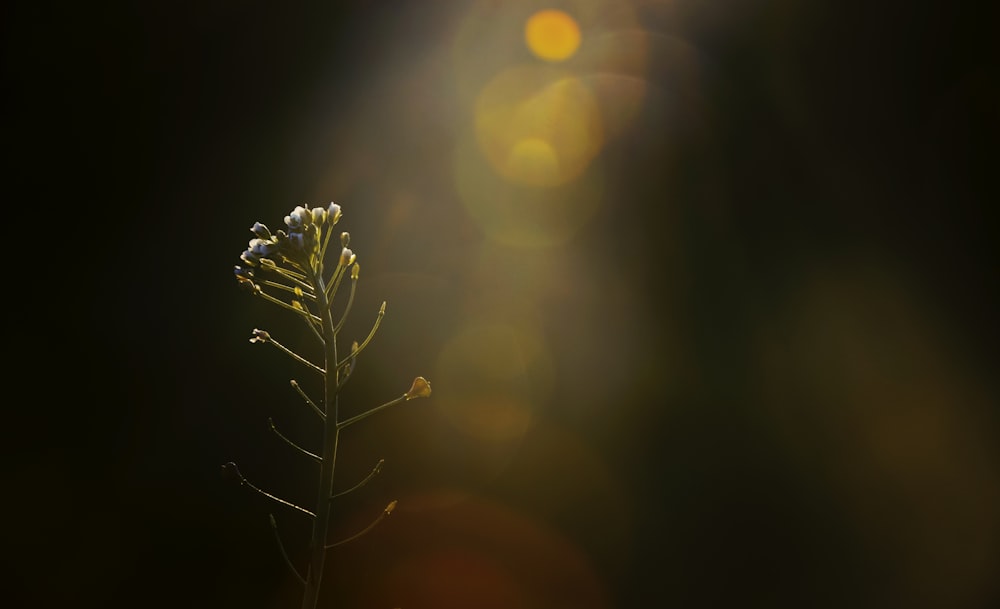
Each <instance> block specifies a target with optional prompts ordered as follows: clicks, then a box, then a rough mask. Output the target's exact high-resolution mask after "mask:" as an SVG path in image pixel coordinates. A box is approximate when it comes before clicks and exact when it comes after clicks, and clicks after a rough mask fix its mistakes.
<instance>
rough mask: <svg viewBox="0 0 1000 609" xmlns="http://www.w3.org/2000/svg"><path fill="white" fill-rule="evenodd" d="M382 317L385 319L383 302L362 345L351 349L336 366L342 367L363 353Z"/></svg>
mask: <svg viewBox="0 0 1000 609" xmlns="http://www.w3.org/2000/svg"><path fill="white" fill-rule="evenodd" d="M383 317H385V301H384V300H383V301H382V306H381V307H379V310H378V316H377V317H376V318H375V324H374V325H373V326H372V329H371V331H369V332H368V336H366V337H365V340H364V341H362V343H361V344H360V345H359V346H358V348H357V349H353V350H352V351H351V354H350V355H349V356H347V357H345V358H344V359H343V360H341V361H339V362H337V366H343V365H344V364H345V363H347V361H348V360H350V359H353V358H356V357H357V356H358V355H359V354H360V353H361V351H363V350H364V348H365V347H367V346H368V343H370V342H372V338H374V337H375V332H376V331H378V327H379V326H380V325H381V324H382V318H383Z"/></svg>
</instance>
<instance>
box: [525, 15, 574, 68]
mask: <svg viewBox="0 0 1000 609" xmlns="http://www.w3.org/2000/svg"><path fill="white" fill-rule="evenodd" d="M524 42H525V44H527V45H528V48H529V49H531V52H532V53H534V54H535V56H536V57H538V58H540V59H544V60H546V61H564V60H566V59H569V58H570V57H572V56H573V54H574V53H576V50H577V49H578V48H579V47H580V26H579V25H577V23H576V20H574V19H573V18H572V17H570V16H569V15H568V14H566V13H565V12H563V11H559V10H554V9H549V10H544V11H538V12H537V13H535V14H534V15H532V16H531V17H529V18H528V21H527V22H526V23H525V24H524Z"/></svg>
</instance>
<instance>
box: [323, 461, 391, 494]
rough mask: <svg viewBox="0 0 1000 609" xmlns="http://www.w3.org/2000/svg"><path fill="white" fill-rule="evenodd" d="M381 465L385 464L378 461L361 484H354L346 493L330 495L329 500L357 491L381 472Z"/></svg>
mask: <svg viewBox="0 0 1000 609" xmlns="http://www.w3.org/2000/svg"><path fill="white" fill-rule="evenodd" d="M383 463H385V459H379V460H378V463H376V464H375V467H374V468H372V471H370V472H368V475H367V476H365V477H364V479H363V480H361V482H358V483H357V484H355V485H354V486H352V487H351V488H349V489H347V490H346V491H340V492H339V493H336V494H334V495H331V496H330V499H336V498H337V497H342V496H344V495H346V494H347V493H353V492H354V491H356V490H358V489H359V488H361V487H362V486H364V485H366V484H368V481H369V480H371V479H372V478H374V477H375V476H376V475H377V474H378V473H379V472H381V471H382V464H383Z"/></svg>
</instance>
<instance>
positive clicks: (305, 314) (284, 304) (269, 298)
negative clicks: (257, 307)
mask: <svg viewBox="0 0 1000 609" xmlns="http://www.w3.org/2000/svg"><path fill="white" fill-rule="evenodd" d="M254 294H256V295H257V296H260V297H261V298H263V299H264V300H266V301H268V302H271V303H274V304H276V305H278V306H279V307H281V308H283V309H288V310H289V311H291V312H293V313H298V314H299V315H302V316H303V317H305V318H306V319H308V320H310V321H315V322H319V318H318V317H316V316H315V315H313V314H312V313H310V312H309V311H306V310H305V309H296V308H295V307H293V306H292V305H290V304H288V303H287V302H285V301H284V300H280V299H278V298H275V297H274V296H271V295H270V294H268V293H267V292H265V291H264V290H257V291H256V292H254Z"/></svg>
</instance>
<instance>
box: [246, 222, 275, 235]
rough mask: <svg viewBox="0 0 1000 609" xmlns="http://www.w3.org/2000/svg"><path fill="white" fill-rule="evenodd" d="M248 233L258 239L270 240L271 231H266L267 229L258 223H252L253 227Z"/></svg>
mask: <svg viewBox="0 0 1000 609" xmlns="http://www.w3.org/2000/svg"><path fill="white" fill-rule="evenodd" d="M250 232H251V233H253V234H254V235H256V236H257V237H258V238H259V239H270V238H271V231H269V230H267V227H266V226H264V225H263V224H261V223H260V222H254V223H253V226H251V227H250Z"/></svg>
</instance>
